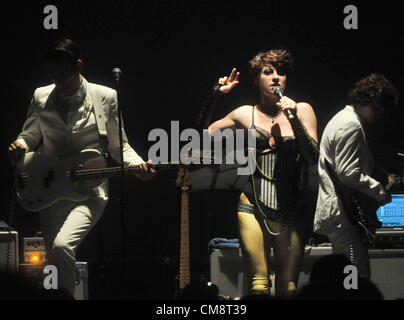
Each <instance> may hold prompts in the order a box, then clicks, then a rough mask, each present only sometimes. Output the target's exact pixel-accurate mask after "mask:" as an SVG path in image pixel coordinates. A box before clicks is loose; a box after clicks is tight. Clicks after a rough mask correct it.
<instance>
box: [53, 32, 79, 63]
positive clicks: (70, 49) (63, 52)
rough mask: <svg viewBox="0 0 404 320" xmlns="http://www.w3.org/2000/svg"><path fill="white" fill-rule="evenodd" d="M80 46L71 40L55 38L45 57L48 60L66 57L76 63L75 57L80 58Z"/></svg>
mask: <svg viewBox="0 0 404 320" xmlns="http://www.w3.org/2000/svg"><path fill="white" fill-rule="evenodd" d="M80 57H81V56H80V48H79V46H78V45H77V44H76V43H75V42H74V41H72V40H70V39H67V38H63V39H59V40H56V41H55V42H54V43H53V44H52V46H51V47H50V48H49V49H48V52H47V54H46V59H47V60H48V61H60V60H62V59H67V60H70V61H71V62H72V64H73V65H75V64H76V61H77V59H80Z"/></svg>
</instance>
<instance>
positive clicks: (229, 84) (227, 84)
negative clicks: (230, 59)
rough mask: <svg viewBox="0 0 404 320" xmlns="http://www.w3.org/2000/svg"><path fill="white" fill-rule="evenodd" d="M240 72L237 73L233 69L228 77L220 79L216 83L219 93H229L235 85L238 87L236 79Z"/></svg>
mask: <svg viewBox="0 0 404 320" xmlns="http://www.w3.org/2000/svg"><path fill="white" fill-rule="evenodd" d="M239 75H240V72H237V69H236V68H234V69H233V70H232V71H231V74H230V76H229V77H223V78H220V79H219V81H218V83H219V85H220V91H221V92H222V93H229V92H230V91H231V90H232V89H233V88H234V87H235V86H236V85H238V83H239V82H238V77H239Z"/></svg>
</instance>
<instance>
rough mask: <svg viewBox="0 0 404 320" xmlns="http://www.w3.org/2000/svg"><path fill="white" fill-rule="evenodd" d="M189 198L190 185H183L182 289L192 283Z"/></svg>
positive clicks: (180, 282) (180, 283)
mask: <svg viewBox="0 0 404 320" xmlns="http://www.w3.org/2000/svg"><path fill="white" fill-rule="evenodd" d="M188 200H189V196H188V187H183V190H182V193H181V248H180V280H179V286H180V289H183V288H184V287H185V286H186V285H188V284H189V283H190V267H189V219H188Z"/></svg>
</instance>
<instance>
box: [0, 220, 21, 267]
mask: <svg viewBox="0 0 404 320" xmlns="http://www.w3.org/2000/svg"><path fill="white" fill-rule="evenodd" d="M18 255H19V252H18V232H17V231H15V230H13V229H12V228H10V227H9V226H8V225H7V224H6V223H5V222H3V221H0V272H18V266H19V264H18Z"/></svg>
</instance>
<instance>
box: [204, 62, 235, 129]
mask: <svg viewBox="0 0 404 320" xmlns="http://www.w3.org/2000/svg"><path fill="white" fill-rule="evenodd" d="M239 75H240V72H237V69H236V68H233V70H232V72H231V74H230V76H229V77H221V78H220V79H219V81H218V82H217V84H215V86H214V87H213V88H212V90H211V92H210V94H209V96H208V97H207V98H206V99H205V101H204V103H203V104H202V107H201V108H200V110H199V113H198V117H197V121H196V124H197V127H199V129H206V128H207V127H208V126H209V124H210V123H211V121H212V116H213V113H214V111H215V107H216V104H217V100H218V98H219V97H220V96H221V95H223V94H226V93H229V92H230V91H231V90H232V89H233V88H234V87H235V86H236V85H237V84H238V83H239V82H238V77H239Z"/></svg>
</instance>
